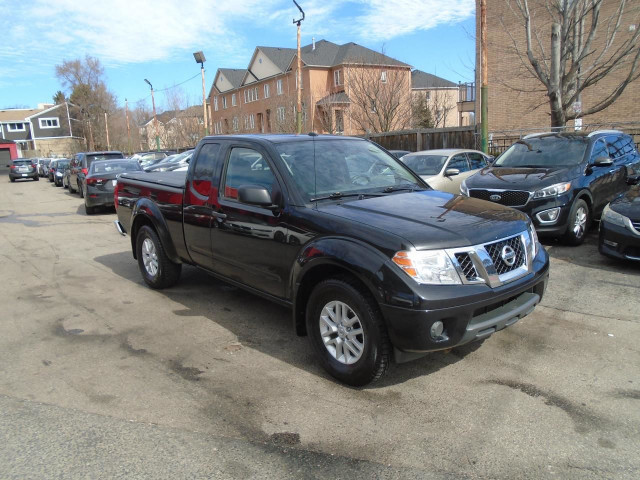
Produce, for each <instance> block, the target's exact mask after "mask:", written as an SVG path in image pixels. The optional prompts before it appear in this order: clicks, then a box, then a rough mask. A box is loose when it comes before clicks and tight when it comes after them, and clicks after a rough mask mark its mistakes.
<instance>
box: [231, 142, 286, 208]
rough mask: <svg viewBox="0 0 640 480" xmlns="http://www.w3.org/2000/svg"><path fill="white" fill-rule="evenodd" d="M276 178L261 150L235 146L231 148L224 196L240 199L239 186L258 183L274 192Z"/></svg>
mask: <svg viewBox="0 0 640 480" xmlns="http://www.w3.org/2000/svg"><path fill="white" fill-rule="evenodd" d="M274 184H276V178H275V176H274V175H273V172H272V171H271V168H270V166H269V163H268V162H267V160H266V159H265V158H264V157H263V156H262V154H260V153H259V152H257V151H255V150H253V149H251V148H242V147H235V148H233V149H232V150H231V154H230V155H229V161H228V162H227V170H226V173H225V177H224V191H223V192H224V193H223V194H224V196H225V197H226V198H230V199H233V200H237V199H238V188H239V187H241V186H243V185H258V186H261V187H265V188H266V189H267V190H268V191H269V193H273V187H274Z"/></svg>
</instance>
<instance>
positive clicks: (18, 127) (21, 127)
mask: <svg viewBox="0 0 640 480" xmlns="http://www.w3.org/2000/svg"><path fill="white" fill-rule="evenodd" d="M25 130H26V128H25V124H24V123H22V122H19V123H7V132H24V131H25Z"/></svg>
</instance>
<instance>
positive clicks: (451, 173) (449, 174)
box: [444, 168, 460, 177]
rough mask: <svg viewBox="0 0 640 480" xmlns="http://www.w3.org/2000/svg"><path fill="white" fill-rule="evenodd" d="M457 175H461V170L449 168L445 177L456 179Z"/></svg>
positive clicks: (445, 172)
mask: <svg viewBox="0 0 640 480" xmlns="http://www.w3.org/2000/svg"><path fill="white" fill-rule="evenodd" d="M456 175H460V170H459V169H457V168H447V169H446V170H445V171H444V176H445V177H455V176H456Z"/></svg>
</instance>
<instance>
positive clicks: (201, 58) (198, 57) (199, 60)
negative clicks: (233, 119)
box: [193, 51, 209, 135]
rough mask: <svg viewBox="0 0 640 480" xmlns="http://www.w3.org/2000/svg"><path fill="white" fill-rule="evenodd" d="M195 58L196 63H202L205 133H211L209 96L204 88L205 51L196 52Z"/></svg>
mask: <svg viewBox="0 0 640 480" xmlns="http://www.w3.org/2000/svg"><path fill="white" fill-rule="evenodd" d="M193 58H195V59H196V63H199V64H200V71H201V72H202V113H203V118H204V133H205V135H209V123H208V122H207V97H206V95H205V88H204V62H205V61H206V59H205V58H204V53H202V51H200V52H195V53H194V54H193Z"/></svg>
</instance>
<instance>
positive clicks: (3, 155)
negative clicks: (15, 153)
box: [0, 148, 11, 175]
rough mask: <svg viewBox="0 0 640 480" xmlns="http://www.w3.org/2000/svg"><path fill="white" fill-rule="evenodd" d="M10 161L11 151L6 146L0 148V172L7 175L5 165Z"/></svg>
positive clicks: (7, 171)
mask: <svg viewBox="0 0 640 480" xmlns="http://www.w3.org/2000/svg"><path fill="white" fill-rule="evenodd" d="M10 163H11V152H10V151H9V149H8V148H0V173H3V174H5V175H7V174H8V173H9V169H8V168H7V165H9V164H10Z"/></svg>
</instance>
